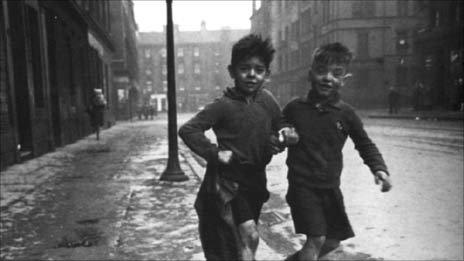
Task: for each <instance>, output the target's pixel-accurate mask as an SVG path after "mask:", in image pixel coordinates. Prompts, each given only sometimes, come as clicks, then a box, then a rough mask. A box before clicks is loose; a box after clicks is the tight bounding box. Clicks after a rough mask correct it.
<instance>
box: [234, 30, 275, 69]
mask: <svg viewBox="0 0 464 261" xmlns="http://www.w3.org/2000/svg"><path fill="white" fill-rule="evenodd" d="M274 52H275V49H274V47H273V46H272V43H271V40H270V39H269V38H266V39H264V40H263V38H262V37H261V35H257V34H249V35H246V36H244V37H243V38H241V39H240V40H238V42H236V43H235V44H234V45H233V47H232V58H231V62H230V65H231V66H235V65H237V64H238V63H239V62H240V61H243V60H244V59H248V58H250V57H253V56H257V57H259V58H261V59H262V60H263V62H264V65H265V66H266V69H269V66H270V64H271V62H272V59H273V58H274Z"/></svg>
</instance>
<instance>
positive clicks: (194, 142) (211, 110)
mask: <svg viewBox="0 0 464 261" xmlns="http://www.w3.org/2000/svg"><path fill="white" fill-rule="evenodd" d="M221 109H222V108H221V106H220V104H219V103H218V102H214V103H211V104H209V105H207V106H206V107H205V108H204V109H203V110H202V111H200V112H199V113H197V114H196V115H195V116H194V117H193V118H191V119H190V120H189V121H187V122H186V123H185V124H183V125H182V126H181V127H180V128H179V136H180V137H181V138H182V140H183V141H184V143H185V144H186V145H187V147H189V148H190V149H191V150H192V151H193V152H195V153H196V154H198V155H200V156H201V157H202V158H204V159H205V160H206V161H209V160H210V159H212V157H214V158H217V157H218V148H217V146H216V145H215V144H213V143H211V141H210V140H209V139H208V138H207V137H206V136H205V131H206V130H208V129H210V128H211V127H213V126H214V125H215V124H216V123H217V122H218V121H219V117H220V115H221Z"/></svg>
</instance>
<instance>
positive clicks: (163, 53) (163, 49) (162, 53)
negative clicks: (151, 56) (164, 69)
mask: <svg viewBox="0 0 464 261" xmlns="http://www.w3.org/2000/svg"><path fill="white" fill-rule="evenodd" d="M160 54H161V57H163V58H166V48H162V49H161V50H160Z"/></svg>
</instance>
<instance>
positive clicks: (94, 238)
mask: <svg viewBox="0 0 464 261" xmlns="http://www.w3.org/2000/svg"><path fill="white" fill-rule="evenodd" d="M102 239H103V233H102V232H101V231H99V230H98V229H97V228H95V227H83V228H76V229H74V233H72V234H71V235H65V236H63V237H62V238H61V240H60V242H59V243H58V244H57V246H56V248H76V247H92V246H96V245H98V243H99V242H100V241H101V240H102Z"/></svg>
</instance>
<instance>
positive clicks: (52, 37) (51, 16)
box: [47, 12, 62, 147]
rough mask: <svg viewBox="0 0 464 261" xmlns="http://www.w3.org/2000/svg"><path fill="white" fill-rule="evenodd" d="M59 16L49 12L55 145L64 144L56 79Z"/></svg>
mask: <svg viewBox="0 0 464 261" xmlns="http://www.w3.org/2000/svg"><path fill="white" fill-rule="evenodd" d="M57 22H58V20H57V16H55V14H53V13H52V12H47V44H48V62H49V74H50V102H51V113H52V115H51V117H52V126H53V127H52V128H53V140H54V142H55V147H59V146H61V145H62V141H61V119H60V103H59V92H58V84H57V80H56V35H55V32H56V28H55V24H57Z"/></svg>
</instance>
